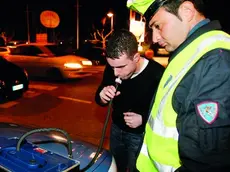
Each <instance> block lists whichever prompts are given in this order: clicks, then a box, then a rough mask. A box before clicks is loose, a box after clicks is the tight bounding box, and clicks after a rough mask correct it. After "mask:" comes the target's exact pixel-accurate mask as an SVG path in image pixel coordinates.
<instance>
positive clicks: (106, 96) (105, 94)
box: [99, 85, 121, 104]
mask: <svg viewBox="0 0 230 172" xmlns="http://www.w3.org/2000/svg"><path fill="white" fill-rule="evenodd" d="M120 94H121V92H120V91H117V92H116V88H115V87H114V86H113V85H110V86H107V87H104V88H103V89H102V90H101V92H100V93H99V96H100V98H101V101H102V103H105V104H106V103H108V102H109V101H110V100H111V99H113V98H114V97H115V96H118V95H120Z"/></svg>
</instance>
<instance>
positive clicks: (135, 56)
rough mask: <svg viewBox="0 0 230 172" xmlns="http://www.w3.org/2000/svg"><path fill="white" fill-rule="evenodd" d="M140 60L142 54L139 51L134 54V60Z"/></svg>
mask: <svg viewBox="0 0 230 172" xmlns="http://www.w3.org/2000/svg"><path fill="white" fill-rule="evenodd" d="M139 60H140V54H139V53H136V54H135V55H134V56H133V61H135V62H136V63H137V62H138V61H139Z"/></svg>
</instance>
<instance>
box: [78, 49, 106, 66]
mask: <svg viewBox="0 0 230 172" xmlns="http://www.w3.org/2000/svg"><path fill="white" fill-rule="evenodd" d="M74 54H76V55H80V56H82V57H85V58H87V59H89V60H91V61H92V62H93V64H94V65H105V64H106V52H105V49H103V48H101V47H90V48H84V49H81V50H78V51H77V50H75V51H74Z"/></svg>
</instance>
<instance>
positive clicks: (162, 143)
mask: <svg viewBox="0 0 230 172" xmlns="http://www.w3.org/2000/svg"><path fill="white" fill-rule="evenodd" d="M217 48H223V49H228V50H230V35H228V34H226V33H225V32H222V31H209V32H207V33H204V34H202V35H201V36H199V37H198V38H196V39H195V40H193V41H192V42H191V43H190V44H189V45H187V47H185V48H184V49H183V50H182V51H181V52H179V53H178V54H177V55H176V56H175V57H174V59H173V60H172V61H171V62H170V63H169V65H168V67H167V68H166V70H165V72H164V74H163V76H162V78H161V81H160V84H159V87H158V89H157V93H156V97H155V101H154V104H153V107H152V109H151V113H150V116H149V119H148V122H147V124H146V128H145V137H144V142H143V145H142V148H141V152H140V154H139V156H138V159H137V168H138V170H139V171H140V172H157V171H159V172H173V171H175V170H176V169H177V168H178V167H180V166H181V163H180V158H179V153H178V137H179V133H178V131H177V128H176V119H177V114H176V112H175V111H174V110H173V107H172V96H173V93H174V91H175V89H176V88H177V86H178V84H179V83H180V81H181V80H182V79H183V77H184V76H185V74H186V73H187V72H188V71H189V70H190V69H191V67H192V66H193V65H194V64H195V63H196V62H197V61H198V60H199V59H200V58H201V57H202V56H203V55H204V54H206V53H207V52H209V51H211V50H214V49H217Z"/></svg>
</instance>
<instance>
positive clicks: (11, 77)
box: [0, 57, 29, 103]
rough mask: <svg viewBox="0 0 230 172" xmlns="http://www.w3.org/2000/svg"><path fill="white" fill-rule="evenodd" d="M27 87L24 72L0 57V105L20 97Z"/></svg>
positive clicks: (26, 75) (26, 76)
mask: <svg viewBox="0 0 230 172" xmlns="http://www.w3.org/2000/svg"><path fill="white" fill-rule="evenodd" d="M28 85H29V79H28V74H27V72H26V70H24V69H22V68H20V67H19V66H17V65H15V64H13V63H11V62H9V61H7V60H6V59H4V58H3V57H0V103H3V102H5V101H8V100H13V99H16V98H19V97H21V96H22V95H23V93H24V92H25V91H26V90H28Z"/></svg>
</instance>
